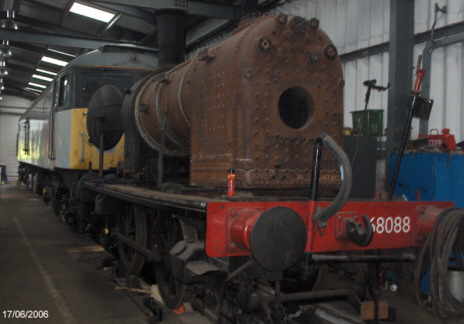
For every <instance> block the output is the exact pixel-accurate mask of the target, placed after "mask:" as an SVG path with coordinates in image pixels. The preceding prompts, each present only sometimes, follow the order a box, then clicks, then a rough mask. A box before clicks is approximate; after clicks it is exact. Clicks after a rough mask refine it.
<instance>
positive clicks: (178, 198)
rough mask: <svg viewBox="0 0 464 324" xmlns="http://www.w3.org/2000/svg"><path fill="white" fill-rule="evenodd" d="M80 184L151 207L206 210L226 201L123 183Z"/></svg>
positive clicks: (86, 187)
mask: <svg viewBox="0 0 464 324" xmlns="http://www.w3.org/2000/svg"><path fill="white" fill-rule="evenodd" d="M82 186H83V187H84V188H85V189H89V190H92V191H94V192H98V193H100V194H103V195H106V196H109V197H113V198H117V199H121V200H124V201H127V202H131V203H134V204H137V205H141V206H145V207H152V208H166V207H175V208H183V209H188V210H193V211H199V212H206V207H207V205H208V203H210V202H226V200H221V199H212V198H205V197H197V196H193V195H185V194H173V193H167V192H162V191H157V190H153V189H145V188H140V187H130V186H128V185H123V184H105V185H104V186H102V187H97V186H96V185H95V183H92V182H83V183H82Z"/></svg>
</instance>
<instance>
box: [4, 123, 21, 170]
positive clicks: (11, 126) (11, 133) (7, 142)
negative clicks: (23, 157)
mask: <svg viewBox="0 0 464 324" xmlns="http://www.w3.org/2000/svg"><path fill="white" fill-rule="evenodd" d="M18 121H19V115H10V114H0V164H5V165H6V168H7V173H8V176H15V175H16V174H17V173H18V162H17V161H16V133H17V132H18Z"/></svg>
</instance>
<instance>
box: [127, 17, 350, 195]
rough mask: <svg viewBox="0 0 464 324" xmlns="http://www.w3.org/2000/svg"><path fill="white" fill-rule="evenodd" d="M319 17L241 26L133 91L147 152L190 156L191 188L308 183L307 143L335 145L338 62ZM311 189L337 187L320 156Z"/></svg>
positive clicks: (340, 97)
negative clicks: (328, 139)
mask: <svg viewBox="0 0 464 324" xmlns="http://www.w3.org/2000/svg"><path fill="white" fill-rule="evenodd" d="M318 25H319V24H318V21H317V20H316V19H312V20H310V21H307V20H305V19H303V18H301V17H295V16H287V15H279V16H274V15H271V16H267V17H262V18H258V19H252V20H245V21H242V22H241V24H240V26H239V27H238V28H237V30H235V31H234V33H233V34H232V35H231V36H230V37H228V38H227V39H225V40H224V41H223V42H221V43H219V44H217V45H215V46H213V47H211V48H209V49H206V50H203V51H202V52H200V53H199V54H198V55H197V56H196V57H194V58H192V59H190V60H189V61H186V62H184V63H182V64H180V65H178V66H176V67H174V68H173V69H171V70H169V71H167V72H164V73H158V74H156V75H153V76H152V77H151V78H148V79H146V80H145V82H144V84H143V85H142V86H141V87H139V89H140V90H139V92H138V93H137V96H136V99H135V101H134V102H135V105H134V107H133V109H134V116H135V122H136V125H137V129H138V132H139V133H140V135H141V136H142V137H143V138H144V139H145V140H146V142H147V143H148V144H149V145H150V146H151V147H152V148H154V149H159V148H160V145H161V140H162V137H163V136H164V138H165V153H166V154H169V155H190V161H191V170H190V171H191V172H190V181H191V182H192V183H197V184H204V185H219V186H221V185H225V184H226V178H227V170H229V169H230V168H234V169H235V170H236V173H237V187H239V188H240V187H242V188H256V187H262V188H273V187H275V186H277V185H278V186H279V187H280V188H299V187H308V186H309V182H310V177H311V172H310V168H311V159H312V157H311V152H312V145H313V141H314V138H315V137H316V135H318V134H320V133H327V134H329V135H331V136H332V137H334V138H335V140H336V141H338V142H339V143H340V142H341V130H342V119H343V112H342V107H343V101H342V100H343V84H344V82H343V77H342V71H341V63H340V59H339V57H338V55H337V51H336V49H335V47H334V46H333V45H332V43H331V41H330V39H329V38H328V37H327V35H326V34H325V33H324V32H323V31H322V30H321V29H320V28H319V26H318ZM324 158H325V159H326V160H327V161H323V169H322V172H321V180H320V183H321V184H322V185H324V184H329V185H334V186H336V183H338V181H339V180H338V179H339V176H338V171H337V165H336V164H335V163H334V162H333V161H332V159H331V158H329V155H328V154H325V156H324Z"/></svg>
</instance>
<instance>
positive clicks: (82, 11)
mask: <svg viewBox="0 0 464 324" xmlns="http://www.w3.org/2000/svg"><path fill="white" fill-rule="evenodd" d="M69 11H70V12H73V13H75V14H78V15H82V16H85V17H89V18H92V19H95V20H99V21H103V22H105V23H108V22H110V21H111V19H113V18H114V14H112V13H111V12H108V11H104V10H100V9H97V8H93V7H89V6H86V5H83V4H82V3H79V2H74V4H73V5H72V7H71V9H69Z"/></svg>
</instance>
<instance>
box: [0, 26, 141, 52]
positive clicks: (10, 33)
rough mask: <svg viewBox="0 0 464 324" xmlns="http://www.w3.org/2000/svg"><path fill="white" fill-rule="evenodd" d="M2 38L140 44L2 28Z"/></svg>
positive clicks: (71, 43) (82, 44)
mask: <svg viewBox="0 0 464 324" xmlns="http://www.w3.org/2000/svg"><path fill="white" fill-rule="evenodd" d="M0 39H4V40H9V41H12V42H22V43H37V44H47V45H59V46H65V47H76V48H88V49H97V48H100V47H102V46H104V45H122V44H132V45H139V44H138V43H136V42H128V41H117V40H105V39H99V38H93V37H76V36H72V35H55V34H48V33H37V32H32V31H28V32H25V31H21V30H11V29H0Z"/></svg>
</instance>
